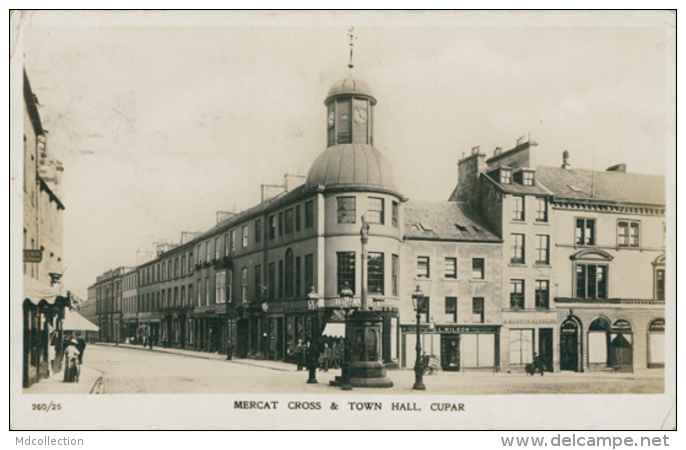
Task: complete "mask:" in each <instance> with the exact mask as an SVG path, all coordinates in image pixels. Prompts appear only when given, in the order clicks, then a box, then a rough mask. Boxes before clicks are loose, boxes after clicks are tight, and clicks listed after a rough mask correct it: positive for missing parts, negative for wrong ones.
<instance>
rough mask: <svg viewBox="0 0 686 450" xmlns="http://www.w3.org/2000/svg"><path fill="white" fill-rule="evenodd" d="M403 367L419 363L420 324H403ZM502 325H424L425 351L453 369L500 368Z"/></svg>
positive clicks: (445, 366)
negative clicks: (418, 335) (418, 329)
mask: <svg viewBox="0 0 686 450" xmlns="http://www.w3.org/2000/svg"><path fill="white" fill-rule="evenodd" d="M400 329H401V342H402V348H403V355H402V358H401V359H402V367H404V368H408V369H410V368H412V367H414V364H415V358H416V355H415V345H416V343H417V326H416V325H401V326H400ZM500 329H501V326H500V325H480V324H479V325H477V324H471V325H433V326H432V325H429V324H426V325H425V324H422V325H421V331H420V332H421V340H422V353H423V354H425V355H430V356H433V357H435V358H437V359H438V360H439V361H440V366H441V369H442V370H445V371H450V372H465V371H479V370H484V371H499V370H500Z"/></svg>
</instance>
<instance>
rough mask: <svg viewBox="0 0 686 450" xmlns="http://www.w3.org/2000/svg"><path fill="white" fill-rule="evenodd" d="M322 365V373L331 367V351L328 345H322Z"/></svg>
mask: <svg viewBox="0 0 686 450" xmlns="http://www.w3.org/2000/svg"><path fill="white" fill-rule="evenodd" d="M323 355H324V364H323V369H324V372H328V371H329V366H330V365H331V349H330V348H329V344H327V343H324V352H323Z"/></svg>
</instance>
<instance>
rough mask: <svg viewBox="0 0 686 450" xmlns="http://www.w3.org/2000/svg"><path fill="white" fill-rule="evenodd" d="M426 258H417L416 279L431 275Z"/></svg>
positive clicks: (427, 258)
mask: <svg viewBox="0 0 686 450" xmlns="http://www.w3.org/2000/svg"><path fill="white" fill-rule="evenodd" d="M429 266H430V264H429V257H428V256H417V278H429V277H430V275H431V272H430V270H429V269H430V267H429Z"/></svg>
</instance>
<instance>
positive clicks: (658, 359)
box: [648, 319, 665, 368]
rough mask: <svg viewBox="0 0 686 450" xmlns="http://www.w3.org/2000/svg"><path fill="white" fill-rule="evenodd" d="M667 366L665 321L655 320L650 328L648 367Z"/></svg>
mask: <svg viewBox="0 0 686 450" xmlns="http://www.w3.org/2000/svg"><path fill="white" fill-rule="evenodd" d="M664 366H665V319H655V320H653V321H652V322H651V323H650V326H649V327H648V367H649V368H653V367H664Z"/></svg>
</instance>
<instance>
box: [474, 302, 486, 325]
mask: <svg viewBox="0 0 686 450" xmlns="http://www.w3.org/2000/svg"><path fill="white" fill-rule="evenodd" d="M472 323H484V299H483V297H474V298H473V299H472Z"/></svg>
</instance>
